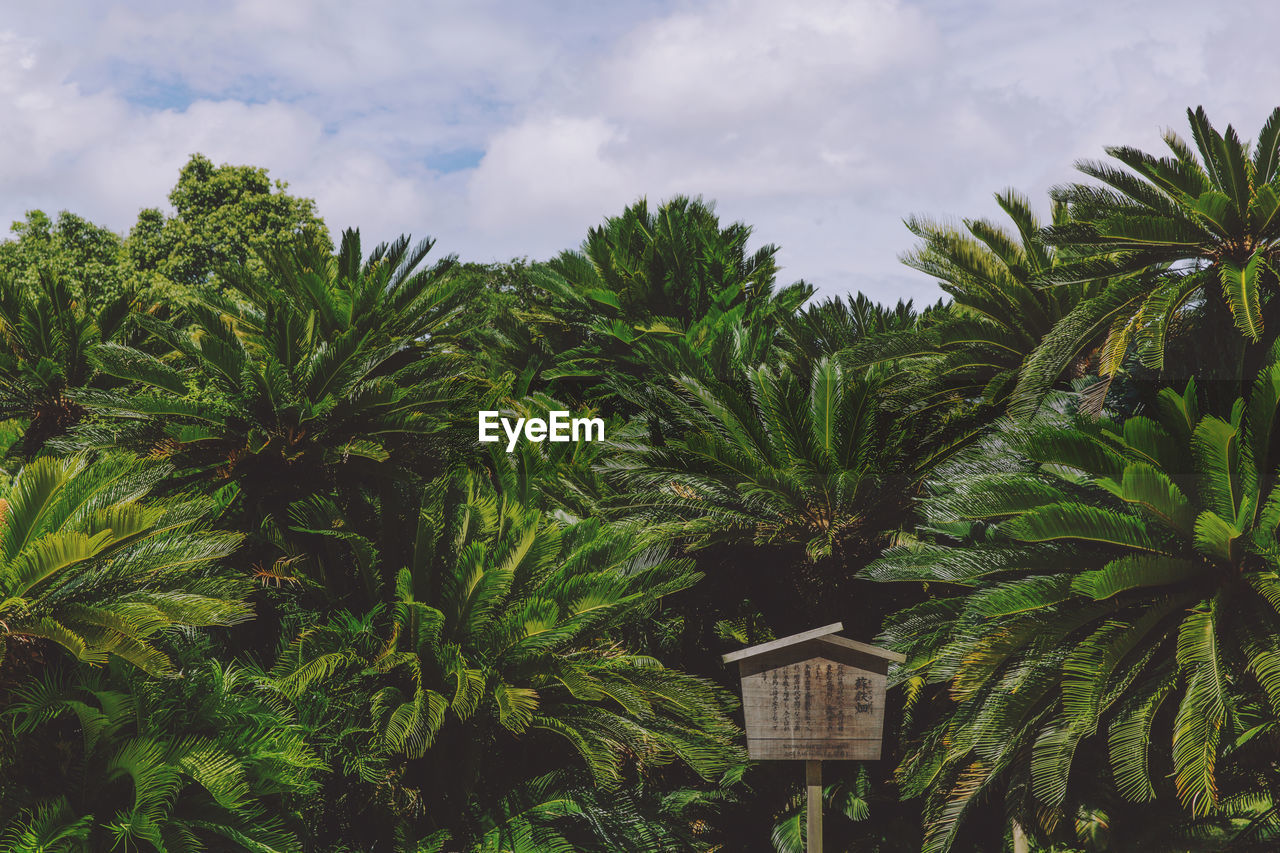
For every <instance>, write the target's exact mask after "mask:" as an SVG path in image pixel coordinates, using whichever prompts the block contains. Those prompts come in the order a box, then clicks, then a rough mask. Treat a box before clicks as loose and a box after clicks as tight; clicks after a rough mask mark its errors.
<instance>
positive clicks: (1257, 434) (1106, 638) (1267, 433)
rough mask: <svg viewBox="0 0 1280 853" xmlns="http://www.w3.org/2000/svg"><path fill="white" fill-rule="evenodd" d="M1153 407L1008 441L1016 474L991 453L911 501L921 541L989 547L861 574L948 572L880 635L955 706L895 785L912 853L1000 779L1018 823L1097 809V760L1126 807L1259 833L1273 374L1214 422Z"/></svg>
mask: <svg viewBox="0 0 1280 853" xmlns="http://www.w3.org/2000/svg"><path fill="white" fill-rule="evenodd" d="M1159 401H1160V411H1159V413H1158V415H1157V416H1156V417H1146V416H1139V417H1132V418H1129V419H1127V420H1125V421H1123V422H1118V421H1107V420H1103V421H1097V422H1088V421H1084V422H1080V421H1077V422H1075V423H1071V422H1067V421H1066V420H1065V419H1064V418H1063V417H1062V416H1060V415H1053V416H1046V417H1044V418H1041V419H1039V420H1037V421H1036V422H1034V423H1032V424H1031V425H1029V426H1027V427H1025V428H1021V429H1016V428H1013V427H1006V429H1005V430H1004V431H1003V433H1002V435H1001V441H1002V442H1003V443H1004V444H1005V445H1006V446H1007V447H1008V448H1009V450H1011V451H1012V452H1013V453H1014V454H1015V456H1014V457H1013V458H1011V459H1007V460H1006V461H1005V463H1004V464H999V465H995V466H992V465H991V464H990V457H989V455H990V454H991V453H992V452H993V450H994V447H988V448H986V449H985V450H986V454H987V455H988V459H986V460H983V461H981V462H978V463H975V465H976V467H974V468H966V467H965V466H964V465H963V464H961V465H958V466H957V467H956V468H955V469H954V470H951V471H949V472H948V482H949V483H951V484H953V486H954V487H953V488H947V489H945V490H943V491H942V492H941V493H940V494H938V495H937V496H936V497H934V498H932V499H930V500H929V501H927V502H926V509H927V511H928V512H929V513H930V515H931V517H932V519H933V520H934V521H935V522H938V523H941V524H944V525H956V524H969V525H979V526H981V527H983V528H986V532H985V533H984V535H983V536H982V537H980V538H979V539H978V540H977V541H973V542H972V544H968V545H966V546H964V547H965V549H966V550H968V551H971V553H965V551H960V552H957V551H956V550H955V549H954V548H952V549H948V548H946V547H943V546H938V545H919V546H914V547H904V548H900V549H894V550H891V551H890V552H888V553H887V554H886V556H885V557H884V559H883V560H881V561H879V562H877V563H876V564H873V565H872V566H871V567H870V568H869V569H868V573H869V574H870V575H871V576H872V577H875V578H877V579H880V580H889V581H892V580H912V581H914V580H918V579H919V578H920V577H921V575H920V574H919V573H918V572H917V570H916V567H917V566H924V565H926V564H928V563H931V562H932V563H935V564H937V563H939V562H940V563H941V564H942V565H946V566H955V567H957V568H960V567H961V566H964V567H965V568H964V569H963V571H955V570H951V571H949V572H948V573H945V574H944V573H943V572H940V571H937V570H934V571H932V572H930V574H931V575H932V576H933V577H940V576H944V577H945V578H946V580H947V581H948V583H950V584H952V585H954V586H953V587H952V588H958V589H959V590H960V592H959V594H958V595H956V596H955V597H951V598H947V597H944V598H940V599H938V600H936V601H930V602H928V603H926V604H924V605H921V606H920V607H918V608H916V609H915V611H913V612H911V614H910V619H909V620H908V621H907V622H906V623H904V624H902V625H900V626H899V627H897V628H891V629H889V636H890V638H891V639H893V640H894V642H895V643H896V644H897V645H898V646H899V647H900V648H902V649H904V650H906V651H908V652H909V654H910V655H911V661H910V663H909V664H908V667H907V673H908V674H909V677H912V678H919V679H922V681H923V682H924V683H926V684H938V685H940V686H945V688H946V691H947V693H948V694H949V697H950V700H951V701H952V702H954V703H956V710H955V711H954V712H952V713H950V714H949V715H947V717H946V718H945V719H944V720H943V721H942V722H940V723H939V724H938V726H937V728H936V730H934V731H928V732H926V733H925V734H924V735H922V737H923V739H924V741H926V742H937V743H945V744H946V747H945V748H943V749H941V750H939V752H938V753H937V754H936V757H935V758H933V759H932V760H931V761H929V762H927V763H926V762H921V763H920V764H918V765H917V766H914V767H910V766H909V767H905V768H904V784H905V785H906V786H907V788H908V790H915V791H923V790H924V789H925V786H926V785H929V786H930V794H929V812H928V816H929V817H928V819H929V820H930V822H931V825H930V832H929V835H928V838H927V843H926V848H925V849H927V850H943V849H946V848H947V845H948V844H949V843H950V840H951V839H952V838H954V837H955V833H956V831H957V828H958V826H959V825H960V822H961V820H962V819H963V817H964V816H965V814H966V813H967V812H968V811H969V810H970V808H971V806H972V804H973V803H974V802H975V801H976V800H978V799H979V798H980V797H981V796H982V795H983V794H984V793H986V792H988V791H990V790H991V788H993V787H995V786H999V785H1001V784H1003V783H1007V782H1009V781H1010V780H1022V782H1021V783H1019V784H1022V785H1023V786H1024V789H1023V790H1024V794H1023V795H1022V796H1025V798H1026V800H1025V804H1023V803H1020V802H1018V803H1015V804H1014V807H1015V808H1019V809H1025V810H1026V811H1027V812H1028V813H1030V814H1036V815H1038V816H1039V821H1040V824H1041V825H1042V826H1044V827H1046V829H1051V828H1052V826H1053V822H1054V820H1055V819H1061V816H1062V814H1063V812H1064V811H1066V812H1067V813H1070V811H1071V808H1072V804H1073V803H1077V804H1089V803H1095V804H1096V803H1098V802H1099V800H1098V799H1097V798H1098V796H1099V793H1098V791H1097V788H1096V783H1095V782H1093V781H1092V779H1093V777H1092V775H1084V774H1082V773H1081V771H1080V769H1079V768H1080V765H1081V764H1084V763H1086V762H1087V759H1086V758H1084V756H1090V755H1094V754H1096V753H1097V752H1098V751H1100V750H1105V751H1107V753H1108V754H1109V757H1110V760H1109V769H1110V776H1111V779H1112V780H1113V782H1112V783H1113V784H1114V786H1115V787H1114V791H1115V794H1116V795H1118V796H1119V797H1120V798H1122V799H1124V800H1130V801H1135V802H1149V801H1152V800H1155V799H1156V798H1157V797H1160V796H1164V797H1169V796H1171V795H1172V794H1173V793H1175V792H1176V800H1177V801H1178V802H1179V803H1180V804H1181V805H1182V807H1183V808H1184V809H1185V810H1186V813H1187V814H1188V816H1189V817H1191V818H1193V819H1197V818H1207V817H1211V816H1213V817H1218V818H1223V817H1235V816H1236V815H1237V814H1238V813H1240V812H1242V813H1240V814H1239V819H1240V820H1241V821H1244V822H1247V821H1248V820H1250V819H1252V818H1257V817H1259V815H1262V816H1263V818H1264V819H1268V818H1266V815H1265V814H1263V813H1264V812H1268V810H1270V808H1271V806H1270V805H1264V806H1258V805H1254V804H1248V805H1242V804H1241V802H1240V798H1241V797H1244V796H1248V797H1253V798H1255V802H1263V803H1269V802H1270V794H1269V785H1268V784H1267V783H1265V781H1264V780H1263V779H1262V778H1261V777H1256V776H1254V775H1252V773H1251V772H1249V771H1243V770H1241V767H1242V766H1247V762H1246V764H1245V765H1241V764H1240V762H1241V761H1243V760H1244V759H1243V758H1242V757H1241V756H1240V755H1239V754H1238V752H1239V751H1240V749H1239V748H1238V747H1236V746H1233V743H1235V742H1236V741H1237V740H1238V739H1240V738H1244V737H1245V736H1246V733H1247V732H1249V731H1250V730H1251V729H1253V728H1254V727H1255V726H1258V725H1260V724H1265V721H1266V720H1267V719H1268V717H1269V714H1270V713H1271V711H1269V710H1268V709H1275V708H1280V682H1278V681H1277V680H1276V678H1275V671H1276V668H1275V661H1280V657H1278V655H1280V645H1277V642H1276V638H1277V636H1280V634H1278V633H1277V630H1278V629H1280V614H1278V613H1277V610H1276V605H1277V603H1280V596H1277V595H1276V594H1275V590H1274V589H1272V584H1274V582H1275V579H1276V578H1277V577H1278V575H1277V569H1280V563H1277V562H1276V560H1277V555H1280V540H1277V518H1278V517H1277V515H1276V512H1277V507H1280V498H1278V497H1277V494H1276V492H1275V483H1276V466H1277V460H1276V458H1275V457H1274V456H1273V451H1272V448H1273V447H1274V446H1275V443H1276V441H1277V435H1276V432H1275V431H1274V427H1273V425H1274V423H1275V418H1276V405H1277V401H1280V364H1278V363H1276V362H1272V363H1271V364H1270V365H1269V366H1268V367H1266V368H1265V369H1264V370H1263V371H1262V372H1261V373H1260V374H1259V376H1258V378H1257V380H1256V381H1255V383H1254V386H1253V390H1252V392H1251V394H1250V397H1249V400H1248V402H1247V403H1245V402H1244V401H1239V402H1237V405H1236V406H1235V408H1234V410H1233V413H1232V415H1231V418H1230V419H1229V420H1223V419H1221V418H1217V417H1214V416H1212V415H1201V413H1200V411H1199V408H1198V405H1197V403H1196V396H1195V387H1194V384H1190V385H1188V387H1187V389H1186V390H1185V391H1184V392H1183V393H1181V394H1179V393H1176V392H1174V391H1173V390H1171V389H1165V390H1164V391H1162V392H1161V393H1160V398H1159ZM992 468H995V470H991V469H992ZM917 689H918V688H917ZM1233 762H1234V766H1233ZM1224 765H1227V768H1228V769H1224ZM1165 777H1171V778H1172V781H1173V791H1163V790H1162V789H1163V786H1164V785H1165V784H1166V782H1165V781H1164V780H1165ZM930 780H936V781H930ZM1086 780H1088V781H1086ZM1259 798H1260V799H1259ZM1055 815H1056V816H1058V817H1057V818H1055V817H1054V816H1055ZM1124 829H1125V828H1124V827H1117V826H1113V830H1114V831H1116V832H1122V831H1123V830H1124ZM1129 831H1130V832H1132V831H1133V830H1132V828H1130V829H1129Z"/></svg>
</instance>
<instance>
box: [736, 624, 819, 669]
mask: <svg viewBox="0 0 1280 853" xmlns="http://www.w3.org/2000/svg"><path fill="white" fill-rule="evenodd" d="M843 628H844V623H842V622H832V623H831V624H830V625H824V626H823V627H821V628H813V629H812V630H809V631H802V632H800V633H799V634H792V635H791V636H790V637H781V638H780V639H777V640H770V641H769V642H767V643H760V644H759V645H757V646H747V647H746V648H745V649H738V650H737V651H736V652H729V653H728V654H726V655H722V656H721V657H720V660H722V661H724V662H725V663H733V662H734V661H737V660H742V659H743V658H749V657H755V656H756V655H762V654H764V653H765V652H772V651H776V650H778V649H782V648H786V647H787V646H793V645H795V644H796V643H803V642H804V641H805V640H816V639H817V638H818V637H825V636H827V635H828V634H834V633H835V632H837V631H839V630H841V629H843Z"/></svg>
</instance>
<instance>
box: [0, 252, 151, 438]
mask: <svg viewBox="0 0 1280 853" xmlns="http://www.w3.org/2000/svg"><path fill="white" fill-rule="evenodd" d="M129 311H130V304H129V301H128V299H125V298H117V299H114V300H111V301H108V302H107V304H106V305H105V306H104V307H103V308H102V310H101V311H98V312H93V311H90V310H89V309H88V307H87V306H86V305H84V304H82V302H81V301H78V300H76V299H75V298H74V296H73V295H72V294H71V291H70V289H69V288H68V287H67V285H66V284H65V283H64V282H63V281H61V280H60V279H58V278H56V277H54V276H52V275H50V274H42V275H41V276H40V279H39V284H38V285H37V286H30V287H28V286H21V285H19V284H18V283H17V282H15V281H11V280H3V281H0V420H9V419H20V420H21V421H22V422H23V423H24V424H25V429H24V431H23V435H22V441H21V444H20V446H19V448H18V449H19V451H20V452H21V454H22V457H23V458H24V459H31V458H32V457H34V456H35V455H36V454H37V453H38V452H39V451H40V450H41V449H42V448H43V447H44V445H45V442H47V441H49V440H50V439H55V438H58V437H59V436H61V435H63V434H65V433H66V432H67V431H68V430H70V429H71V428H72V427H74V426H75V425H76V424H77V423H79V422H80V421H81V420H82V419H83V418H84V416H85V409H84V407H83V406H82V405H81V404H80V403H78V402H77V401H76V399H75V395H76V392H77V391H78V390H79V389H81V388H86V387H89V386H91V385H93V384H97V380H98V379H99V378H100V377H99V376H98V373H97V371H96V370H95V367H94V364H93V361H92V360H91V358H90V356H89V354H90V351H91V350H92V349H93V347H95V346H97V345H98V344H101V343H103V342H106V341H111V340H114V339H117V338H121V339H123V338H124V337H125V336H126V334H127V332H128V324H127V323H126V322H125V321H126V319H127V318H128V316H129Z"/></svg>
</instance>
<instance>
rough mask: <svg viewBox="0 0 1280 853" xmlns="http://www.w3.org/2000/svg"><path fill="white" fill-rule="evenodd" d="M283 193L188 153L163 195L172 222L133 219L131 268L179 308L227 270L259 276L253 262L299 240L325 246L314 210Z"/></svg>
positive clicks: (242, 169) (280, 186) (244, 171)
mask: <svg viewBox="0 0 1280 853" xmlns="http://www.w3.org/2000/svg"><path fill="white" fill-rule="evenodd" d="M286 189H287V185H286V184H284V183H283V182H281V181H274V182H273V181H271V180H270V179H269V178H268V177H267V170H266V169H261V168H256V167H253V166H232V165H229V164H223V165H221V166H215V165H214V164H213V161H211V160H210V159H209V158H208V157H205V156H204V155H202V154H193V155H192V156H191V159H190V160H188V161H187V163H186V165H185V166H183V167H182V171H181V172H180V173H179V175H178V183H177V185H176V186H175V187H174V188H173V191H172V192H170V193H169V203H170V204H171V205H173V208H174V215H173V216H171V217H168V216H165V215H164V214H163V213H161V212H160V211H159V210H157V209H148V210H143V211H142V212H141V213H140V214H139V215H138V222H137V224H136V225H135V226H134V228H133V230H132V231H131V232H130V234H129V240H128V247H127V248H128V253H129V259H130V262H131V265H132V266H133V267H134V269H135V270H136V271H137V274H138V276H139V277H140V278H141V279H142V280H143V281H145V282H147V284H148V287H149V292H150V293H152V294H153V295H154V296H155V297H156V298H158V299H161V300H164V301H168V302H176V303H178V304H185V303H186V302H187V301H188V300H191V299H195V300H199V299H201V298H204V297H206V296H207V295H208V294H209V293H210V292H211V291H212V290H213V289H214V287H215V276H216V275H218V274H220V273H221V272H222V270H223V269H224V268H226V267H238V266H244V265H249V266H250V267H252V268H253V269H254V270H255V271H259V270H260V266H259V260H258V259H259V257H261V256H266V255H270V254H271V253H272V252H275V251H277V250H279V249H280V248H281V247H284V246H288V245H291V244H292V243H293V242H294V241H295V240H296V239H298V238H303V239H307V240H311V241H314V242H316V243H317V244H320V245H325V246H327V245H329V232H328V229H327V228H326V227H325V224H324V222H323V221H322V220H321V219H320V218H319V217H318V216H317V215H316V213H315V203H314V202H313V201H311V200H310V199H305V198H298V197H296V196H292V195H289V194H288V193H286V192H285V190H286Z"/></svg>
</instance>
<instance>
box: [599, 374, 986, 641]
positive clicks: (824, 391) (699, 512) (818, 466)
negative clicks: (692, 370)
mask: <svg viewBox="0 0 1280 853" xmlns="http://www.w3.org/2000/svg"><path fill="white" fill-rule="evenodd" d="M889 374H890V368H888V367H887V366H883V365H881V366H876V367H871V368H861V369H851V368H848V367H846V366H844V365H842V364H841V363H840V362H839V360H837V359H835V358H822V359H820V360H819V361H818V362H817V363H816V364H814V365H812V366H811V367H810V375H809V376H807V377H804V376H797V375H795V374H793V373H792V372H791V371H789V370H787V369H786V368H772V367H768V366H763V365H762V366H759V367H755V368H751V369H746V370H743V371H742V372H741V377H742V378H741V379H740V380H739V381H738V382H735V383H733V384H729V383H726V382H716V381H714V380H702V379H698V378H694V377H690V376H682V377H679V378H676V379H673V385H674V388H675V391H674V392H672V393H671V394H669V395H668V397H667V399H668V401H669V405H670V406H671V408H672V409H673V410H674V411H675V412H676V416H675V420H676V421H677V422H678V423H680V424H681V428H680V429H679V430H678V431H677V432H676V433H675V436H676V437H673V438H672V439H671V440H669V441H668V442H667V443H666V444H665V445H661V446H658V445H651V444H638V445H621V446H617V447H616V449H615V452H614V455H613V458H612V459H610V460H609V461H608V462H607V463H606V470H607V471H609V472H611V474H612V476H613V477H614V478H615V480H616V481H617V483H618V484H619V490H620V491H622V492H623V498H622V503H621V509H623V510H624V511H627V512H629V514H630V515H631V516H632V517H634V518H636V519H637V520H638V521H640V522H641V523H642V524H643V526H644V527H645V529H647V530H648V531H649V532H650V534H651V535H653V536H655V537H662V538H676V539H682V540H684V541H686V542H688V543H689V544H690V545H691V546H692V547H695V548H704V549H705V548H707V547H709V546H717V548H716V550H717V551H720V550H723V549H727V551H728V552H729V553H731V554H736V557H727V558H726V559H725V560H724V562H725V563H726V566H725V571H726V572H729V574H727V575H725V576H723V577H719V578H716V579H715V582H716V583H717V584H718V585H723V586H722V587H720V586H718V588H720V589H721V591H722V592H723V594H724V595H725V596H730V597H735V596H736V597H741V596H743V595H747V596H748V597H749V598H751V599H752V600H753V601H755V602H756V604H757V606H759V607H761V608H762V609H763V610H764V612H765V615H766V616H767V617H769V619H768V622H769V624H770V625H771V627H773V628H774V629H775V630H779V631H783V630H785V628H786V627H787V626H788V625H802V624H810V623H812V621H813V620H815V619H819V618H820V617H821V614H823V613H826V614H827V615H832V613H835V614H840V613H843V612H844V611H843V608H844V607H845V606H846V605H847V603H848V600H849V599H848V597H847V593H848V592H849V589H850V587H849V584H850V582H851V580H852V575H853V572H854V571H855V570H856V569H857V568H858V567H860V566H862V565H865V564H866V563H867V562H869V561H870V560H872V559H874V558H875V557H876V556H878V555H879V553H880V552H881V550H883V549H884V548H885V547H887V546H888V545H889V544H891V542H892V541H893V538H894V535H895V532H896V531H899V530H901V529H902V527H903V525H904V523H905V522H906V520H907V519H908V518H909V517H910V515H911V504H912V500H913V498H914V497H915V495H916V493H917V491H918V489H919V486H920V483H921V482H922V480H923V478H924V476H925V475H926V474H927V473H928V472H929V471H931V470H932V468H933V467H934V466H935V465H936V464H938V463H939V462H940V461H941V460H942V459H945V458H946V456H947V455H948V454H949V453H950V452H952V451H953V450H954V449H955V448H956V447H958V446H959V442H960V440H962V438H963V436H961V437H960V438H957V437H955V436H952V435H951V434H950V433H949V432H948V425H947V424H946V423H945V422H944V421H943V420H942V419H941V418H938V417H937V416H936V415H935V413H934V412H932V411H925V412H923V413H922V414H920V415H919V416H917V415H916V414H915V413H912V412H906V413H903V412H890V411H886V410H885V409H883V408H881V405H880V404H881V396H882V395H883V394H884V393H885V389H886V387H887V386H886V379H887V377H888V376H889ZM766 565H767V566H769V568H768V569H767V570H766V569H765V568H764V566H766ZM735 566H736V570H735V568H734V567H735ZM753 568H754V570H752V569H753ZM731 600H736V598H733V599H731ZM836 618H839V616H837V617H836ZM867 627H868V628H871V629H872V630H875V629H874V627H872V625H871V620H870V619H869V620H868V624H867ZM796 630H799V628H798V627H797V628H796Z"/></svg>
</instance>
